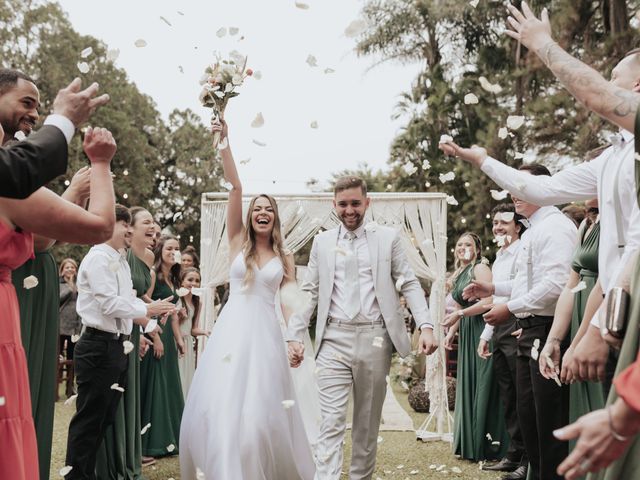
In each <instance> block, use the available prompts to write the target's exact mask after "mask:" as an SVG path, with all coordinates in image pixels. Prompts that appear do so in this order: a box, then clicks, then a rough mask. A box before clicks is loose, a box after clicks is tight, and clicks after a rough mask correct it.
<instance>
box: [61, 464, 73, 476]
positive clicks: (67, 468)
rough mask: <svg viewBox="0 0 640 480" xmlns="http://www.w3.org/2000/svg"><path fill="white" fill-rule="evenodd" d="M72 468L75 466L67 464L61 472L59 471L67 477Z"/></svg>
mask: <svg viewBox="0 0 640 480" xmlns="http://www.w3.org/2000/svg"><path fill="white" fill-rule="evenodd" d="M71 470H73V467H72V466H71V465H65V466H64V467H62V468H61V469H60V472H58V473H60V476H61V477H66V476H67V475H69V472H71Z"/></svg>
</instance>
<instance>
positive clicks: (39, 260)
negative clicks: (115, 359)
mask: <svg viewBox="0 0 640 480" xmlns="http://www.w3.org/2000/svg"><path fill="white" fill-rule="evenodd" d="M34 244H35V248H36V254H35V258H33V259H31V260H28V261H27V262H26V263H25V264H24V265H22V266H21V267H20V268H18V269H16V270H14V271H13V274H12V280H13V284H14V286H15V288H16V293H17V295H18V304H19V305H20V329H21V334H22V345H23V346H24V351H25V354H26V357H27V367H28V369H29V387H30V390H31V409H32V412H33V421H34V424H35V427H36V439H37V441H38V464H39V471H40V478H44V479H47V478H49V465H50V463H51V442H52V438H53V415H54V407H55V393H56V388H57V385H56V368H57V366H58V362H57V352H58V315H59V306H60V293H59V292H60V283H59V278H58V266H57V264H56V261H55V259H54V258H53V255H51V253H50V252H49V250H48V248H49V247H50V246H51V244H52V242H51V241H49V240H48V239H44V238H42V237H38V236H34ZM31 275H33V276H34V277H36V278H37V279H38V285H37V286H35V287H33V288H31V289H26V288H25V287H24V285H23V282H24V279H25V278H27V277H29V276H31Z"/></svg>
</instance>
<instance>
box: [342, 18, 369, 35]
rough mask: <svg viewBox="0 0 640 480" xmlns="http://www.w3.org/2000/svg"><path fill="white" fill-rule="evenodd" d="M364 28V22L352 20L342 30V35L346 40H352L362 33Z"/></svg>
mask: <svg viewBox="0 0 640 480" xmlns="http://www.w3.org/2000/svg"><path fill="white" fill-rule="evenodd" d="M366 28H367V24H366V23H365V22H364V20H354V21H353V22H351V23H350V24H349V25H348V26H347V28H345V29H344V34H345V36H347V37H348V38H354V37H357V36H358V35H360V34H361V33H362V32H364V31H365V29H366Z"/></svg>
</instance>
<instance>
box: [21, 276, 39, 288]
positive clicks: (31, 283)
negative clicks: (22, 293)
mask: <svg viewBox="0 0 640 480" xmlns="http://www.w3.org/2000/svg"><path fill="white" fill-rule="evenodd" d="M22 286H23V287H24V288H25V290H30V289H32V288H34V287H37V286H38V278H37V277H36V276H34V275H29V276H28V277H27V278H25V279H24V280H23V281H22Z"/></svg>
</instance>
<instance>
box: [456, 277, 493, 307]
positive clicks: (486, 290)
mask: <svg viewBox="0 0 640 480" xmlns="http://www.w3.org/2000/svg"><path fill="white" fill-rule="evenodd" d="M493 292H495V287H494V285H493V283H491V282H481V281H479V280H473V281H472V282H471V283H469V285H467V286H466V287H465V288H464V290H463V291H462V298H464V299H465V300H468V301H471V302H473V301H475V300H480V299H481V298H486V297H489V296H491V295H493Z"/></svg>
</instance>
